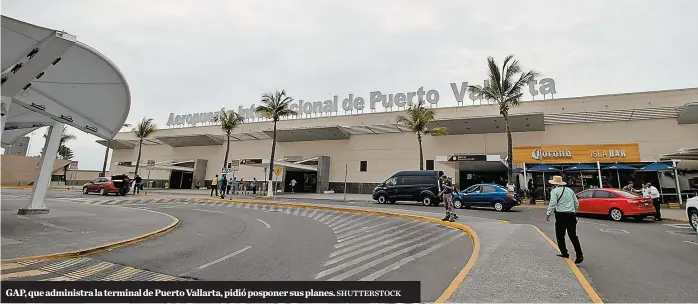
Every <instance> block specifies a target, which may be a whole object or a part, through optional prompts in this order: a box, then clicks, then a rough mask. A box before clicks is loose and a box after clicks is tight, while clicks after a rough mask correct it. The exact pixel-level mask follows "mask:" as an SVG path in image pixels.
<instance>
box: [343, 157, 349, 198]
mask: <svg viewBox="0 0 698 304" xmlns="http://www.w3.org/2000/svg"><path fill="white" fill-rule="evenodd" d="M348 172H349V164H344V201H345V202H346V201H347V173H348Z"/></svg>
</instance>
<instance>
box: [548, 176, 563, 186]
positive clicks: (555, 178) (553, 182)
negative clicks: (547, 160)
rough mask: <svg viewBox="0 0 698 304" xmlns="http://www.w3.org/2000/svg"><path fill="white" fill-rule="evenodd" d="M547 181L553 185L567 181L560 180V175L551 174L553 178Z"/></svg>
mask: <svg viewBox="0 0 698 304" xmlns="http://www.w3.org/2000/svg"><path fill="white" fill-rule="evenodd" d="M548 182H549V183H551V184H553V185H567V183H565V182H563V181H562V176H559V175H555V176H553V179H551V180H549V181H548Z"/></svg>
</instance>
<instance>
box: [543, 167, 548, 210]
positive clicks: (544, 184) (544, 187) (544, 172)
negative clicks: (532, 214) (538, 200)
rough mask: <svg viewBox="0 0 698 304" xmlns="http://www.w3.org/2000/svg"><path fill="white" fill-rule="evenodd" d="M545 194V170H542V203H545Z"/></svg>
mask: <svg viewBox="0 0 698 304" xmlns="http://www.w3.org/2000/svg"><path fill="white" fill-rule="evenodd" d="M546 196H547V194H546V193H545V171H543V204H545V197H546Z"/></svg>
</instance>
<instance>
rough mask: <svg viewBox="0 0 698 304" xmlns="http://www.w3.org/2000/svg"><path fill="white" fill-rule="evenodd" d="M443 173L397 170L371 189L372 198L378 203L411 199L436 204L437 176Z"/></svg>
mask: <svg viewBox="0 0 698 304" xmlns="http://www.w3.org/2000/svg"><path fill="white" fill-rule="evenodd" d="M443 174H444V173H443V171H433V170H420V171H400V172H397V173H395V174H393V176H391V177H390V178H388V179H387V180H386V181H385V182H383V183H381V184H380V185H378V186H377V187H376V188H375V189H373V199H374V200H376V201H377V202H378V203H379V204H386V203H391V204H393V203H395V202H397V201H411V202H422V204H423V205H424V206H438V205H439V203H440V199H439V197H438V194H439V177H441V176H442V175H443Z"/></svg>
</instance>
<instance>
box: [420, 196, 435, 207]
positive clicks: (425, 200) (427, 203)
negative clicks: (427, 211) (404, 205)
mask: <svg viewBox="0 0 698 304" xmlns="http://www.w3.org/2000/svg"><path fill="white" fill-rule="evenodd" d="M433 203H434V200H432V199H431V197H430V196H424V197H423V198H422V204H423V205H424V206H431V205H432V204H433Z"/></svg>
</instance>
